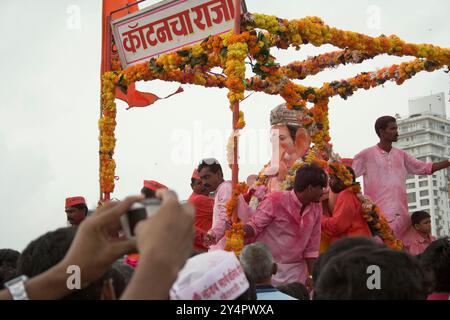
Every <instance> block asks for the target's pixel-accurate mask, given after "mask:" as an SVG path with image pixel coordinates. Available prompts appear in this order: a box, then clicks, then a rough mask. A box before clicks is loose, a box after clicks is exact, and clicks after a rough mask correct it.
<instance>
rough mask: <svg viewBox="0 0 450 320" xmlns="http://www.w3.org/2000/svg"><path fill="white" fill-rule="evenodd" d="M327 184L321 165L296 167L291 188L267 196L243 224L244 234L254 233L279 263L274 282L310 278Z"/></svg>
mask: <svg viewBox="0 0 450 320" xmlns="http://www.w3.org/2000/svg"><path fill="white" fill-rule="evenodd" d="M326 185H327V177H326V174H325V172H324V171H323V170H322V169H321V168H319V167H317V166H315V165H308V166H305V167H302V168H300V169H298V170H297V173H296V178H295V187H294V190H291V191H282V192H274V193H271V194H269V195H268V196H266V197H265V198H264V200H263V201H262V202H261V204H260V205H259V207H258V209H257V210H256V212H255V214H253V215H252V216H251V217H250V220H249V222H248V223H247V225H245V226H244V231H245V233H246V237H255V238H254V240H255V241H258V242H262V243H264V244H266V245H267V247H268V248H269V250H270V252H271V253H272V255H273V258H274V261H275V262H276V263H277V265H278V271H277V273H276V274H275V275H274V277H273V283H274V284H275V285H279V284H283V283H290V282H301V283H306V282H307V279H311V278H310V277H309V275H308V273H309V274H311V273H312V265H313V263H314V260H315V258H317V257H318V256H319V248H320V232H321V231H320V229H321V218H322V205H321V203H320V197H321V196H322V194H323V189H324V188H325V187H326ZM311 284H312V283H310V285H311Z"/></svg>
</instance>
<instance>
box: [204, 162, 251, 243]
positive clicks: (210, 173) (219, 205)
mask: <svg viewBox="0 0 450 320" xmlns="http://www.w3.org/2000/svg"><path fill="white" fill-rule="evenodd" d="M197 171H198V174H199V176H200V178H201V181H202V184H203V186H204V187H205V188H206V189H207V190H208V191H209V192H210V193H214V194H215V196H214V207H213V216H212V227H211V229H210V230H209V231H208V233H207V234H206V239H205V245H206V246H209V250H223V249H225V231H226V228H227V208H226V205H227V203H228V201H229V200H230V199H231V195H232V192H233V185H232V183H231V181H225V180H224V179H223V173H222V167H221V166H220V164H219V162H218V161H217V160H216V159H213V158H210V159H203V160H202V161H201V163H200V165H199V166H198V168H197ZM249 214H250V209H249V207H248V205H247V202H246V201H245V200H244V198H243V196H242V195H240V196H239V198H238V216H239V218H240V219H241V220H242V221H243V222H244V223H246V222H247V220H248V217H249Z"/></svg>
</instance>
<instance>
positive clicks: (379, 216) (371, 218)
mask: <svg viewBox="0 0 450 320" xmlns="http://www.w3.org/2000/svg"><path fill="white" fill-rule="evenodd" d="M350 190H351V191H352V192H353V193H355V194H356V196H357V197H358V199H359V201H361V206H362V209H363V217H364V219H365V220H366V222H367V224H368V225H369V228H370V230H371V231H372V234H373V235H374V236H379V237H380V238H381V239H382V240H383V242H384V243H385V244H386V245H387V246H388V247H389V248H391V249H395V250H403V242H402V241H401V240H399V239H397V238H396V237H395V235H394V232H393V231H392V229H391V227H390V226H389V223H388V222H387V220H386V217H385V216H384V214H383V213H382V212H381V210H380V208H379V207H378V206H377V205H376V204H375V203H373V201H372V200H371V199H370V198H369V197H368V196H365V195H363V194H362V193H361V186H360V185H359V183H355V184H354V185H353V186H351V187H350Z"/></svg>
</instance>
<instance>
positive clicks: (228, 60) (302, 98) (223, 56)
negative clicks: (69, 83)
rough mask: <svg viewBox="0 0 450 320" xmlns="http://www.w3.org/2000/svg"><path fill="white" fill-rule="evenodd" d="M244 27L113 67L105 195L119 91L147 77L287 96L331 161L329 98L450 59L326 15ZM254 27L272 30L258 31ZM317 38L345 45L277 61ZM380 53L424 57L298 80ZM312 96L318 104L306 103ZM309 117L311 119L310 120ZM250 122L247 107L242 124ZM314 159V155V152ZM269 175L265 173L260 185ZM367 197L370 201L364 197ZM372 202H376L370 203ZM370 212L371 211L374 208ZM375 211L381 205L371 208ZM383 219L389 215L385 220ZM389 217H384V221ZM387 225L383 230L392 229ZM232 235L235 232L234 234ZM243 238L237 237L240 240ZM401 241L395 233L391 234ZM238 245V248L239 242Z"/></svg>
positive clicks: (258, 17) (444, 52) (104, 122)
mask: <svg viewBox="0 0 450 320" xmlns="http://www.w3.org/2000/svg"><path fill="white" fill-rule="evenodd" d="M242 25H243V30H247V31H248V32H243V33H242V34H239V35H233V34H231V33H228V34H224V35H220V36H211V37H208V38H207V39H205V40H204V41H203V42H202V43H200V44H196V45H194V46H191V47H185V48H182V49H181V50H178V51H176V52H172V53H168V54H164V55H161V56H160V57H158V58H157V59H151V60H150V61H148V62H146V63H142V64H139V65H135V66H132V67H130V68H128V69H126V70H120V65H119V63H118V61H117V59H115V60H114V59H113V60H114V62H113V66H112V67H113V70H115V71H116V72H108V73H106V74H104V75H103V83H102V116H101V119H100V120H99V123H98V125H99V129H100V137H99V139H100V150H99V153H100V188H101V192H102V193H111V192H113V191H114V178H115V177H114V171H115V162H114V159H113V155H114V149H115V141H116V140H115V136H114V130H115V127H116V121H115V118H116V105H115V103H114V99H115V89H116V87H120V88H121V89H123V90H126V89H127V87H128V85H129V84H130V83H134V82H136V81H140V80H146V81H149V80H154V79H160V80H164V81H176V82H180V83H189V84H196V85H201V86H204V87H217V88H224V87H227V88H228V89H229V93H228V99H229V101H230V105H233V103H234V102H237V101H241V100H242V99H243V98H244V91H245V90H249V91H250V90H253V91H259V92H265V93H268V94H272V95H275V94H276V95H281V96H282V97H283V98H284V99H285V100H286V102H287V105H288V107H290V108H298V109H302V110H303V111H304V113H305V114H307V115H308V118H307V123H304V124H305V126H307V127H308V130H312V131H313V133H312V134H311V137H312V140H313V143H314V145H315V147H316V149H317V150H316V151H315V155H314V158H315V159H316V160H328V156H329V155H330V153H331V148H332V146H331V144H330V136H329V122H328V99H329V98H330V97H333V96H336V95H340V96H341V97H342V98H344V99H346V98H347V97H348V96H350V95H352V94H353V93H354V92H355V91H357V90H359V89H366V90H368V89H370V88H374V87H376V86H379V85H383V84H384V83H385V82H386V81H395V82H396V83H397V84H399V85H400V84H402V83H403V82H404V81H405V80H407V79H410V78H411V77H413V76H414V75H416V74H417V73H418V72H421V71H428V72H431V71H434V70H437V69H440V68H442V67H444V66H449V64H450V49H446V48H440V47H437V46H433V45H429V44H419V45H418V44H410V43H406V42H405V41H403V40H401V39H399V38H398V37H396V36H389V37H386V36H381V37H375V38H373V37H369V36H366V35H363V34H358V33H355V32H351V31H342V30H338V29H336V28H331V27H329V26H327V25H326V24H325V23H324V22H323V21H322V20H321V19H320V18H317V17H306V18H304V19H299V20H296V19H294V20H287V19H280V18H277V17H274V16H268V15H262V14H250V13H247V14H245V18H244V20H243V22H242ZM255 29H262V30H266V31H267V32H265V33H264V32H259V33H256V31H255ZM307 43H311V44H313V45H315V46H320V45H322V44H332V45H334V46H337V47H339V48H341V49H343V50H342V51H336V52H332V53H327V54H322V55H318V56H316V57H312V58H309V59H307V60H305V61H301V62H294V63H291V64H289V65H287V66H285V67H280V66H279V65H278V64H276V63H275V59H274V57H273V56H271V55H270V48H271V47H274V46H277V47H279V48H288V47H289V46H293V47H295V48H296V49H299V47H300V45H302V44H307ZM379 54H389V55H395V56H414V57H416V58H418V59H416V60H414V61H411V62H406V63H402V64H400V65H393V66H391V67H387V68H384V69H381V70H379V71H375V72H369V73H361V74H359V75H357V76H355V77H353V78H350V79H347V80H341V81H333V82H330V83H324V84H323V85H322V87H320V88H314V87H310V86H303V85H301V84H297V83H294V82H293V81H291V79H300V80H303V79H305V78H306V77H307V76H309V75H313V74H317V73H319V72H320V71H322V70H324V69H325V68H333V67H335V66H338V65H340V64H346V63H361V62H362V61H364V60H366V59H370V58H372V57H374V56H376V55H379ZM247 56H248V57H249V58H250V64H251V66H252V69H253V72H254V73H255V76H253V77H251V78H249V79H245V59H246V58H247ZM214 67H221V68H222V69H223V70H224V72H223V74H216V73H213V72H212V71H211V70H212V68H214ZM307 102H310V103H313V104H314V107H312V108H311V109H307V108H306V104H307ZM305 121H306V120H305ZM244 126H245V121H244V114H243V113H242V112H241V113H240V115H239V121H238V124H237V126H236V128H233V129H241V128H243V127H244ZM310 157H312V156H311V155H310ZM265 180H266V177H264V175H261V174H260V177H259V179H258V183H264V181H265ZM364 201H366V200H364ZM365 203H366V204H367V206H369V203H368V202H367V201H366V202H365ZM367 210H369V209H367ZM370 210H372V211H367V212H374V210H375V212H376V209H370ZM381 220H382V219H381ZM382 223H384V222H383V220H382ZM382 227H383V224H382V225H380V230H381V231H383V232H385V233H386V234H385V238H388V237H389V235H388V233H387V231H386V230H384V229H383V228H382ZM237 234H239V227H238V226H237V227H235V228H234V229H233V228H232V230H231V235H235V236H236V235H237ZM230 239H231V238H230ZM236 241H237V240H235V242H236ZM389 241H391V242H392V243H393V246H398V244H396V242H395V239H394V240H393V239H391V240H389ZM235 247H239V245H237V244H236V243H235Z"/></svg>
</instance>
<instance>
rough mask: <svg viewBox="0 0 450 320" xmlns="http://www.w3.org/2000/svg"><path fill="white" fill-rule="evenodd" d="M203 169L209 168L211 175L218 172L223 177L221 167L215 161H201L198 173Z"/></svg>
mask: <svg viewBox="0 0 450 320" xmlns="http://www.w3.org/2000/svg"><path fill="white" fill-rule="evenodd" d="M205 167H207V168H209V170H210V171H211V172H212V173H217V172H218V171H220V173H221V174H222V175H223V171H222V166H221V165H220V163H219V162H218V161H217V160H215V159H203V160H202V161H201V162H200V164H199V165H198V168H197V171H198V172H199V173H200V171H202V169H203V168H205Z"/></svg>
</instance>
